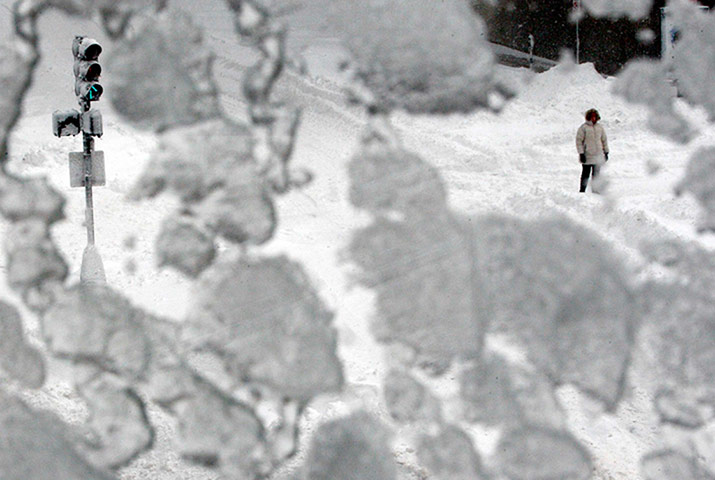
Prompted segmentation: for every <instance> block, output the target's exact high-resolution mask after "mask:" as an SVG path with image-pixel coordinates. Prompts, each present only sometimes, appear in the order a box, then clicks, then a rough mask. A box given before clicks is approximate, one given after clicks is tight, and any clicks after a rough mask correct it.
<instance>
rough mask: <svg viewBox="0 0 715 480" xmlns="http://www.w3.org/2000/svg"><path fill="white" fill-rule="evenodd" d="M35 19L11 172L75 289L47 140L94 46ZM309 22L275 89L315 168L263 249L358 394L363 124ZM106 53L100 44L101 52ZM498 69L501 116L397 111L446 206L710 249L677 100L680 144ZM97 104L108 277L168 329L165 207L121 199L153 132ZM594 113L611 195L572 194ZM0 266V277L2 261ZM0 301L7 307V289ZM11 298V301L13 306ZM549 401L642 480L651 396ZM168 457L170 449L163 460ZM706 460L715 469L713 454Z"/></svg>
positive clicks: (603, 89)
mask: <svg viewBox="0 0 715 480" xmlns="http://www.w3.org/2000/svg"><path fill="white" fill-rule="evenodd" d="M5 3H6V2H3V4H2V5H4V4H5ZM2 5H0V6H2ZM221 8H223V7H219V6H218V3H217V4H216V5H214V6H212V7H210V8H205V9H201V10H194V12H193V13H194V14H196V15H197V18H198V20H199V21H200V22H201V23H204V24H205V25H211V29H210V30H208V34H207V35H208V36H209V38H210V39H211V42H212V44H213V45H212V46H213V48H214V50H215V52H216V54H217V59H216V62H215V73H216V77H217V80H218V82H219V85H220V88H221V93H222V94H221V100H222V103H223V107H224V109H225V110H226V112H227V114H228V115H229V116H233V117H235V118H242V116H243V115H244V112H243V111H242V108H243V106H244V105H243V101H242V98H241V93H240V88H239V82H240V78H241V73H242V72H243V71H244V69H245V68H246V67H247V66H249V65H250V64H251V62H252V61H253V60H254V58H253V57H252V55H251V53H250V50H248V49H247V48H246V47H245V46H241V45H239V44H238V43H237V41H236V40H235V35H234V32H233V27H232V25H231V23H230V21H229V20H228V16H227V15H223V14H222V12H221ZM6 17H7V12H3V9H1V8H0V22H4V21H5V20H6ZM306 18H309V17H306ZM43 22H45V24H43V30H44V31H45V32H46V34H45V36H44V37H43V43H42V47H43V52H44V53H45V56H44V58H43V60H42V63H41V66H40V70H39V71H38V75H37V81H36V84H35V85H34V86H33V87H32V90H31V93H30V95H29V96H28V98H27V100H26V103H25V105H24V110H25V112H26V114H25V116H24V117H23V118H22V121H21V122H20V124H19V125H18V128H17V129H16V130H15V132H14V134H13V137H12V143H11V148H12V149H11V159H12V161H11V165H10V169H11V170H12V171H16V172H21V173H23V174H31V175H47V176H48V177H49V178H50V179H51V181H52V183H53V185H54V186H55V187H56V188H57V189H58V190H60V191H61V192H62V193H63V194H64V195H65V196H66V197H67V199H68V205H67V209H66V213H67V219H66V220H64V221H62V222H60V223H59V224H58V225H57V226H56V227H55V228H54V230H53V232H54V236H55V238H56V240H57V243H58V245H59V246H60V247H61V250H62V252H63V254H64V255H65V257H66V258H67V259H68V261H69V264H70V265H71V266H72V269H73V270H72V275H73V276H74V278H75V279H78V278H79V266H80V262H81V255H82V250H83V248H84V246H85V235H86V234H85V230H84V228H83V219H84V215H83V209H84V196H83V192H82V190H81V189H71V188H70V187H69V181H68V179H69V174H68V165H67V155H68V153H69V152H71V151H76V150H79V149H80V148H81V142H80V140H79V138H78V137H64V138H54V137H53V136H52V132H51V124H50V118H51V112H52V110H54V109H64V108H72V107H74V105H73V101H74V97H73V96H72V94H71V81H72V76H71V60H72V59H71V55H70V51H69V45H70V42H71V34H74V33H79V31H82V32H83V33H84V32H86V33H88V34H90V35H96V36H97V37H99V38H100V39H101V38H102V36H101V34H99V29H98V27H97V26H96V25H93V24H92V23H90V22H85V23H81V22H78V21H77V20H75V19H72V20H69V19H67V18H64V17H62V16H59V15H58V16H54V17H50V18H48V19H46V20H43ZM309 23H310V22H308V21H307V20H306V21H305V24H303V25H302V27H304V28H302V29H300V27H301V24H300V22H298V25H299V31H297V32H296V34H295V38H296V40H295V43H294V44H293V47H292V48H294V49H295V50H296V51H300V52H302V55H303V57H304V59H305V61H306V64H307V66H308V68H309V71H310V75H309V76H305V77H303V76H300V75H298V74H297V73H295V72H289V73H288V74H287V75H286V76H284V78H283V80H281V83H280V85H279V87H278V91H277V95H278V97H280V98H282V99H284V100H285V101H286V102H289V103H292V104H296V105H300V106H301V107H302V108H303V119H302V123H301V127H300V133H299V137H298V143H297V145H296V149H295V155H294V157H293V160H292V162H293V164H294V165H296V166H302V167H306V168H308V169H309V170H311V171H312V172H313V174H314V181H313V183H312V184H311V185H310V186H308V187H307V188H305V189H303V190H299V191H293V192H291V193H289V194H288V195H285V196H283V197H281V198H280V199H279V201H278V211H279V224H278V225H279V226H278V231H277V233H276V236H275V238H274V239H273V240H272V241H271V242H270V243H269V244H268V245H267V246H266V249H265V250H264V251H265V252H266V253H275V252H282V253H286V254H287V255H288V256H289V257H291V258H293V259H297V260H300V261H301V263H303V265H305V267H306V269H307V271H308V273H309V274H310V276H311V277H312V280H313V282H314V284H315V285H316V286H317V287H318V288H319V291H320V293H321V295H322V297H323V299H324V300H325V301H326V303H327V304H328V305H329V306H330V308H331V309H332V310H333V311H334V312H336V325H337V327H338V331H339V350H340V354H341V356H342V359H343V361H344V363H345V367H346V376H347V380H348V382H349V383H351V384H354V385H356V387H354V388H353V391H355V392H358V393H356V395H361V393H359V392H371V391H372V387H374V386H377V385H378V384H379V379H380V378H381V376H382V375H383V374H384V365H385V364H384V362H383V358H382V355H383V353H384V352H383V351H382V348H381V347H379V346H378V345H377V344H376V343H375V341H374V340H373V339H372V337H371V335H370V333H369V331H368V327H369V321H370V316H371V310H372V294H371V293H370V292H369V291H367V290H365V289H363V288H359V287H356V286H355V285H354V284H353V281H352V280H351V275H352V274H353V272H352V271H351V267H350V266H349V265H348V264H346V263H345V262H344V261H343V260H342V259H343V258H344V257H345V255H344V253H342V251H343V249H344V248H345V246H346V244H347V242H348V241H349V239H350V237H351V234H352V232H353V231H354V230H355V229H356V228H357V227H360V226H362V225H364V224H365V222H366V218H365V217H364V216H363V214H361V213H360V212H358V211H356V210H355V209H354V208H353V207H352V206H351V205H350V203H349V201H348V195H347V188H348V180H347V174H346V170H345V166H346V163H347V161H348V160H349V159H350V157H351V155H352V154H353V153H354V152H355V150H356V147H357V145H358V143H359V139H360V135H361V133H362V128H363V126H364V125H365V122H366V119H365V115H364V114H363V113H362V112H361V111H360V110H359V109H358V108H356V107H352V106H349V105H348V104H347V102H346V101H345V99H344V97H343V95H342V87H343V86H344V85H343V84H342V82H343V81H344V79H343V77H342V76H341V73H340V72H339V71H338V69H337V68H336V63H337V62H339V61H340V60H341V58H342V57H343V55H344V54H343V52H342V51H341V50H340V47H339V45H338V43H337V42H336V41H335V40H334V39H333V38H331V37H330V36H326V35H324V34H321V33H320V32H317V31H316V30H312V28H313V27H314V25H309ZM1 24H2V25H3V26H4V25H5V24H4V23H1ZM3 28H4V27H3ZM106 44H107V45H108V48H110V47H109V45H110V44H109V42H106ZM106 74H107V75H110V74H111V72H106ZM499 74H500V75H503V76H504V77H505V78H508V79H509V80H510V81H511V82H514V83H516V84H518V85H519V86H520V90H521V91H520V93H519V94H518V96H517V97H516V98H515V99H514V100H512V101H511V102H509V103H508V104H507V105H506V107H505V108H504V110H503V111H502V112H501V113H500V114H494V113H489V112H480V113H474V114H468V115H449V116H427V115H422V116H415V115H407V114H403V113H397V114H395V115H394V116H393V123H394V126H395V128H396V130H397V131H398V133H399V136H400V137H401V139H402V141H403V142H404V145H405V147H406V148H407V149H408V150H412V151H414V152H418V153H419V154H420V155H421V156H422V157H423V158H424V159H425V160H426V161H428V162H429V163H431V164H432V165H434V166H435V167H437V168H438V169H439V170H440V172H441V174H442V175H443V177H444V179H445V180H446V183H447V185H448V189H449V199H450V203H451V205H452V206H453V208H454V209H456V210H458V211H461V212H463V213H465V214H468V215H479V214H484V213H494V212H506V213H510V214H514V215H517V216H521V217H525V218H535V217H538V216H543V215H549V214H551V213H553V212H558V213H562V214H565V215H567V216H569V217H571V218H572V219H574V220H575V221H577V222H578V223H579V224H582V225H583V226H584V227H588V228H591V229H592V230H595V231H598V232H600V233H601V234H602V235H603V236H604V237H605V238H606V239H607V240H609V241H610V242H612V244H613V246H614V247H615V248H616V250H618V251H619V252H620V253H622V254H623V255H624V258H626V259H627V261H628V266H629V267H630V268H632V269H634V270H636V271H638V270H639V269H640V268H642V266H643V260H642V258H641V257H640V254H639V250H638V247H639V244H640V243H641V242H642V241H644V240H652V239H661V238H669V237H677V238H684V239H692V240H695V241H697V242H700V243H701V244H703V245H704V246H706V247H707V248H709V249H711V250H712V251H713V252H715V237H713V236H712V235H698V234H697V233H696V229H695V225H696V222H697V217H698V214H699V211H698V206H697V204H696V203H695V201H694V200H693V199H692V198H690V197H687V196H684V197H676V196H675V195H674V193H673V186H674V184H675V183H676V182H677V181H678V180H679V179H680V178H681V176H682V174H683V171H684V168H685V165H686V163H687V161H688V159H689V157H690V155H691V153H692V152H694V151H695V150H696V149H697V148H698V147H700V146H703V145H712V144H714V143H715V128H713V127H712V126H709V125H708V124H707V122H706V117H705V115H704V113H703V112H701V111H700V110H698V109H693V108H691V107H688V106H686V105H685V104H683V103H678V108H679V109H680V110H682V112H683V114H684V115H685V116H686V117H687V118H688V119H689V120H690V121H691V122H693V123H694V124H696V125H697V126H699V127H700V135H699V136H698V137H697V138H696V139H695V140H694V141H692V142H691V143H689V144H687V145H679V144H675V143H671V142H669V141H667V140H664V139H663V137H660V136H658V135H655V134H654V133H652V132H651V131H649V130H648V127H647V126H646V120H647V115H648V114H649V113H648V111H647V109H646V108H644V107H638V106H633V105H629V104H627V103H625V101H624V100H622V99H621V98H619V97H617V96H615V95H613V94H612V93H610V88H611V86H612V84H613V79H610V78H603V77H602V76H601V75H599V74H598V73H596V72H595V70H594V69H593V67H592V65H590V64H585V65H580V66H578V67H577V66H574V65H569V64H568V63H565V64H562V65H560V66H558V67H556V68H554V69H552V70H550V71H548V72H546V73H542V74H532V73H531V72H528V71H526V70H523V69H512V68H509V67H499ZM108 94H111V92H110V93H108ZM98 107H99V108H100V109H101V110H102V111H103V113H104V131H105V134H104V136H103V137H102V138H101V139H99V140H98V141H97V148H98V149H101V150H104V152H105V157H106V165H107V185H106V187H101V188H97V189H95V198H94V202H95V219H96V225H97V226H96V235H97V244H98V247H99V250H100V253H101V255H102V258H103V261H104V266H105V269H106V272H107V278H108V282H109V283H110V284H111V285H113V286H115V287H117V288H118V289H119V290H121V291H123V292H125V293H126V294H127V295H128V296H129V297H130V298H131V299H132V301H133V302H134V303H136V304H138V305H141V306H142V307H145V308H146V309H147V310H149V311H152V312H156V313H157V314H160V315H162V316H165V317H168V318H172V319H175V320H177V321H179V320H181V319H182V318H183V316H184V314H185V312H186V310H187V308H188V306H189V305H188V303H187V302H188V300H189V299H190V298H191V295H190V294H189V293H190V290H191V282H189V281H187V280H186V279H185V278H184V277H182V276H181V275H179V274H177V273H175V272H174V271H171V270H157V268H156V267H155V260H154V257H153V242H154V238H155V236H156V234H157V231H158V226H159V223H160V221H161V220H162V219H163V218H164V217H165V216H166V215H167V214H169V213H170V212H172V211H173V210H174V208H175V207H176V205H177V203H176V200H175V199H174V198H173V197H170V196H161V197H159V198H157V199H155V200H152V201H143V202H140V203H132V202H128V201H127V200H126V198H125V196H126V194H127V192H128V191H129V189H130V187H131V186H132V185H133V183H134V180H135V179H136V178H137V177H138V175H139V174H140V173H141V171H142V169H143V168H144V166H145V164H146V162H147V160H148V156H149V154H150V152H151V150H152V148H153V147H154V146H155V144H156V138H155V136H154V135H153V134H151V133H146V132H141V131H137V130H135V129H132V128H131V127H129V126H127V125H126V124H124V123H122V122H121V121H120V120H119V119H118V117H117V116H116V115H115V114H114V113H113V112H112V110H111V107H110V106H109V102H105V101H100V102H99V104H98ZM590 107H596V108H598V109H599V111H600V113H601V116H602V118H603V120H602V123H603V125H604V126H605V128H606V130H607V132H608V135H609V143H610V148H611V156H610V158H611V159H610V161H609V163H608V165H607V167H606V168H605V169H604V176H605V177H606V178H607V179H608V189H607V193H606V194H605V195H602V196H598V195H594V194H591V193H588V194H579V193H578V177H579V173H580V165H579V163H578V156H577V154H576V152H575V146H574V135H575V132H576V129H577V128H578V126H579V125H580V124H581V123H582V121H583V120H582V119H583V112H585V111H586V110H587V109H588V108H590ZM5 228H6V224H5V223H4V222H3V223H2V226H1V228H0V230H2V231H0V234H2V233H4V230H5ZM0 269H3V270H4V269H5V265H4V264H3V263H2V261H0ZM0 296H2V297H3V298H13V299H16V296H15V295H14V294H13V293H12V292H11V291H10V290H9V289H8V288H7V287H6V286H5V285H3V286H2V287H1V288H0ZM15 303H16V304H17V305H19V301H16V302H15ZM35 333H37V332H35ZM46 390H47V391H49V392H51V394H52V392H54V394H57V392H62V391H66V390H67V389H66V388H65V387H63V386H62V385H57V384H55V385H54V386H53V384H52V383H50V385H49V386H48V387H46ZM561 394H562V396H563V399H564V401H565V403H566V404H567V405H568V409H569V419H570V422H571V428H572V433H574V434H575V435H576V436H577V437H579V438H581V439H583V440H584V444H585V445H586V446H587V447H588V448H589V449H590V450H591V452H592V453H593V454H594V455H595V457H596V459H597V461H596V464H597V466H598V468H599V470H600V475H601V476H602V477H601V478H603V479H636V478H640V477H639V473H638V459H639V457H640V455H641V454H643V453H644V452H646V451H647V450H648V449H649V448H650V447H651V446H653V445H659V443H658V442H659V437H658V432H657V431H653V430H651V429H650V421H651V420H652V419H650V418H649V417H648V415H649V412H648V411H646V410H644V408H645V407H644V405H647V404H648V402H646V401H645V400H643V399H642V398H639V394H640V393H639V392H637V391H635V392H633V395H629V396H628V397H627V400H626V401H624V402H623V404H622V406H621V408H619V410H618V411H617V412H615V413H614V414H604V413H602V412H600V411H596V412H594V411H591V410H589V408H593V407H589V404H588V401H587V400H585V399H583V398H581V397H580V396H579V395H578V394H577V393H575V392H574V391H572V390H570V389H568V388H566V389H564V390H563V391H562V392H561ZM364 395H367V396H369V395H370V394H369V393H364ZM38 402H40V401H39V400H38ZM50 403H51V402H50ZM58 404H59V405H61V407H58V408H59V410H60V411H61V413H63V414H64V415H65V416H67V417H70V418H71V417H72V416H73V415H76V414H77V412H76V411H75V410H71V409H70V406H71V405H72V402H71V401H69V400H64V401H62V402H60V403H55V406H56V405H58ZM63 408H64V409H65V410H62V409H63ZM316 415H317V416H318V417H319V416H320V414H319V413H316ZM709 432H710V435H712V436H715V427H713V426H712V425H711V428H710V429H709ZM703 435H705V434H703ZM705 441H707V440H706V439H705V438H704V439H703V442H705ZM164 453H165V455H169V453H168V450H167V451H166V452H164ZM706 460H707V461H708V462H710V464H711V465H713V464H715V458H713V457H710V458H708V459H706ZM162 463H163V465H160V464H162ZM203 475H208V474H205V473H201V471H200V469H197V468H194V467H191V468H189V467H187V466H186V465H184V464H183V463H181V462H179V461H177V460H176V459H175V458H173V459H169V457H167V456H165V457H162V456H161V454H158V455H157V454H155V453H151V454H149V456H147V457H144V458H142V459H140V460H139V461H137V462H135V465H134V466H133V467H130V468H128V469H126V470H125V471H124V473H123V478H126V479H134V478H137V479H138V478H152V479H170V478H171V479H178V478H204V477H203ZM206 478H209V477H206Z"/></svg>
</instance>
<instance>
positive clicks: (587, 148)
mask: <svg viewBox="0 0 715 480" xmlns="http://www.w3.org/2000/svg"><path fill="white" fill-rule="evenodd" d="M600 119H601V116H600V115H599V114H598V111H597V110H596V109H595V108H591V109H590V110H588V111H587V112H586V121H585V122H584V124H583V125H581V126H580V127H579V129H578V132H576V150H578V155H579V160H580V161H581V169H582V170H581V188H580V190H579V191H580V192H585V191H586V187H587V186H588V181H589V178H590V179H591V191H593V192H594V193H598V192H597V191H595V190H594V189H593V182H594V181H595V180H596V177H598V175H599V173H600V170H601V166H602V165H603V164H604V163H606V162H607V161H608V140H607V139H606V130H604V129H603V126H602V125H598V121H599V120H600Z"/></svg>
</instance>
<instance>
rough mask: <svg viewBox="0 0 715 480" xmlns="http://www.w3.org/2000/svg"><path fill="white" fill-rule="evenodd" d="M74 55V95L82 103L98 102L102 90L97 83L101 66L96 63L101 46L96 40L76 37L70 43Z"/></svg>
mask: <svg viewBox="0 0 715 480" xmlns="http://www.w3.org/2000/svg"><path fill="white" fill-rule="evenodd" d="M72 53H73V54H74V77H75V84H74V93H75V95H77V97H78V98H79V100H80V103H82V102H94V101H97V100H99V97H101V96H102V92H103V91H104V89H103V88H102V86H101V85H100V84H99V83H98V82H97V80H99V77H100V75H101V74H102V66H101V65H100V64H99V62H97V59H98V58H99V54H100V53H102V46H101V45H100V44H99V43H97V41H96V40H94V39H91V38H87V37H81V36H77V37H75V38H74V42H72Z"/></svg>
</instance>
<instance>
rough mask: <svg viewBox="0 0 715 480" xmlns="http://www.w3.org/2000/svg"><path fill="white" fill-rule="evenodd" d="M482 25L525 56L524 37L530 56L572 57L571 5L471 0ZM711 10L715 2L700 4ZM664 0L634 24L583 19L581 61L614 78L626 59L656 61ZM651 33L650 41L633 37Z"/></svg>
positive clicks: (551, 0) (544, 0)
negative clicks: (567, 54)
mask: <svg viewBox="0 0 715 480" xmlns="http://www.w3.org/2000/svg"><path fill="white" fill-rule="evenodd" d="M472 3H473V5H474V8H475V10H476V11H477V12H479V14H480V15H482V17H483V18H484V19H485V20H486V23H487V26H488V29H489V40H490V41H492V42H494V43H498V44H501V45H505V46H507V47H511V48H515V49H517V50H521V51H524V52H527V51H528V50H529V34H532V35H533V36H534V40H535V45H534V55H537V56H540V57H545V58H549V59H552V60H556V59H558V58H559V56H560V54H561V51H562V50H563V49H569V50H570V51H572V52H575V48H576V25H575V24H574V23H572V22H571V21H570V20H569V15H570V14H571V10H572V8H573V1H572V0H498V1H496V2H495V1H490V0H472ZM699 3H700V4H702V5H706V6H708V7H711V8H712V7H713V6H714V5H715V0H707V1H702V2H699ZM663 6H665V0H654V1H653V7H652V9H651V12H650V15H649V16H648V17H646V18H644V19H642V20H640V21H638V22H633V21H631V20H629V19H627V18H623V19H619V20H610V19H603V18H592V17H590V16H588V15H587V14H586V15H585V16H584V17H583V18H582V19H581V21H580V23H579V37H580V41H581V48H580V57H581V58H580V61H581V62H582V63H583V62H592V63H594V64H595V67H596V70H598V71H599V72H601V73H605V74H609V75H611V74H614V73H616V72H617V71H618V70H620V69H621V68H622V67H623V66H624V65H625V64H626V62H627V61H628V60H630V59H631V58H634V57H639V56H650V57H658V56H660V51H661V36H660V9H661V7H663ZM648 29H649V30H651V31H652V33H653V36H652V40H651V41H642V40H639V38H647V37H643V36H640V35H638V32H640V31H642V30H648Z"/></svg>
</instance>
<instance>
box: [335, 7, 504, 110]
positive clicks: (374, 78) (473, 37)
mask: <svg viewBox="0 0 715 480" xmlns="http://www.w3.org/2000/svg"><path fill="white" fill-rule="evenodd" d="M331 12H332V16H333V20H334V21H333V24H334V25H335V28H337V29H338V31H339V35H340V36H341V37H342V39H343V41H344V42H345V44H346V46H347V47H348V49H349V50H350V51H351V52H352V55H353V56H354V59H355V69H354V70H355V71H354V74H355V77H356V78H357V80H359V81H360V82H361V83H362V84H364V85H365V86H366V87H367V89H368V90H369V92H370V93H371V95H372V96H373V99H372V101H370V102H369V103H370V104H371V106H372V107H373V108H376V109H378V110H381V111H390V110H393V109H405V110H407V111H409V112H412V113H450V112H469V111H473V110H476V109H479V108H491V107H492V105H494V104H495V103H499V102H498V101H497V102H495V101H494V100H495V98H500V97H501V98H503V97H506V96H510V95H511V92H508V91H507V90H506V88H505V87H503V86H502V85H500V84H498V83H497V81H496V80H495V77H494V75H493V67H494V63H495V60H494V55H493V53H492V51H491V50H490V48H489V44H488V42H487V40H486V28H485V26H484V24H483V22H482V20H481V19H480V18H479V17H478V16H477V14H476V13H475V12H474V11H473V10H472V9H471V7H470V5H469V3H468V2H467V1H464V0H445V1H439V2H435V1H433V0H412V1H409V2H408V1H404V0H364V1H359V2H355V1H352V0H339V1H335V2H333V3H332V4H331Z"/></svg>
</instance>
